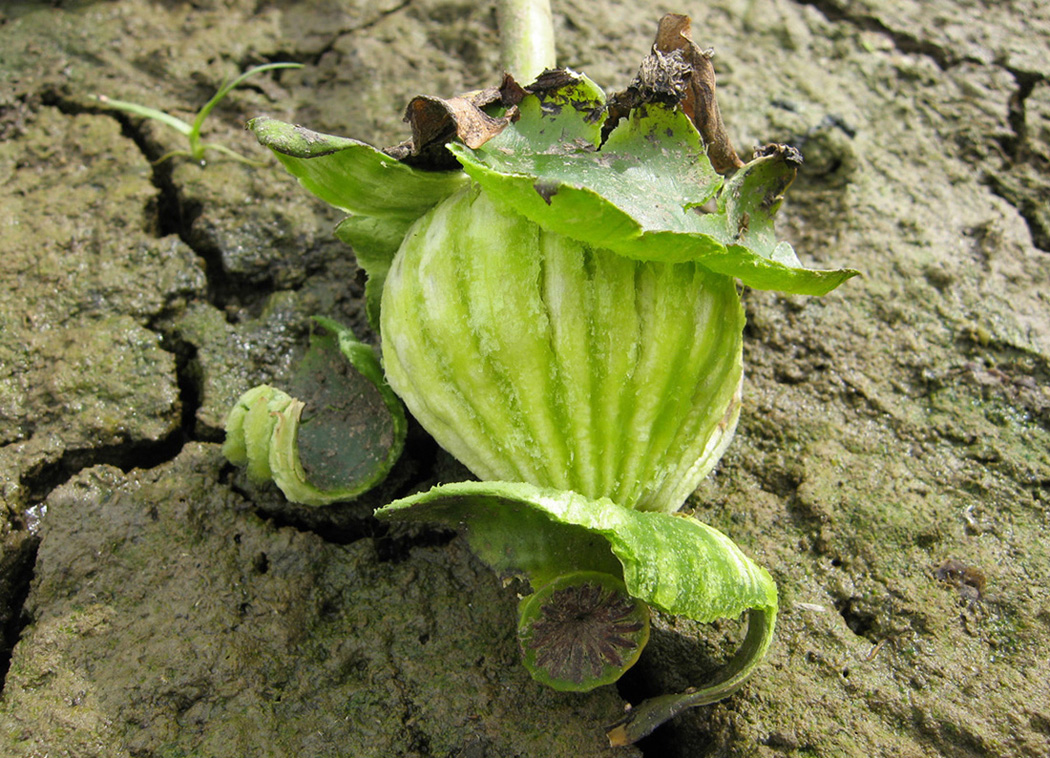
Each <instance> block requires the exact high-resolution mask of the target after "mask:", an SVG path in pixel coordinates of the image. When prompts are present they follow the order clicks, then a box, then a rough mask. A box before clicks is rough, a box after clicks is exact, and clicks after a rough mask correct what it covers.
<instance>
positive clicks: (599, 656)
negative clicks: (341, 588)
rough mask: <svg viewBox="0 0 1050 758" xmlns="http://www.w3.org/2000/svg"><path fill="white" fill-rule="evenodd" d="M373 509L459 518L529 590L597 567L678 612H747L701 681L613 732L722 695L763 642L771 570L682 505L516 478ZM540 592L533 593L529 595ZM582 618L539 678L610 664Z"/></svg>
mask: <svg viewBox="0 0 1050 758" xmlns="http://www.w3.org/2000/svg"><path fill="white" fill-rule="evenodd" d="M376 516H377V517H378V518H380V519H382V520H398V521H415V522H423V523H432V524H434V523H437V524H445V525H449V526H453V527H456V528H459V529H461V530H462V531H463V532H464V534H465V535H466V538H467V541H468V543H469V545H470V547H471V549H472V551H473V552H474V553H475V554H476V555H477V556H478V557H479V558H480V559H481V560H483V561H484V562H486V563H487V564H489V565H490V566H491V567H492V568H493V569H495V570H496V571H497V572H499V573H500V574H503V575H505V576H507V575H524V576H525V577H527V578H528V579H529V581H530V583H531V584H532V586H533V587H534V588H536V589H537V591H538V592H537V594H541V593H544V592H545V591H546V590H545V589H544V588H551V587H554V588H558V587H559V586H560V585H559V582H565V583H567V584H569V585H570V586H571V585H572V584H573V583H574V580H567V579H565V578H564V577H566V576H571V575H573V574H576V573H577V572H596V573H598V574H600V575H604V576H610V577H613V579H614V581H616V582H619V581H620V580H622V582H623V585H624V587H625V589H626V592H627V594H628V595H629V596H630V597H632V598H635V599H637V600H640V601H642V602H644V603H645V604H647V605H649V606H653V607H656V608H659V609H661V610H663V611H666V612H668V613H671V614H674V615H677V616H686V617H688V618H691V619H695V620H697V621H701V622H710V621H714V620H715V619H719V618H735V617H737V616H739V615H740V614H742V613H746V614H747V616H748V633H747V636H746V638H745V640H744V643H743V644H742V645H741V647H740V649H739V650H738V651H737V653H736V654H735V655H734V656H733V658H732V659H731V660H730V661H729V662H727V663H726V665H725V666H724V667H723V668H722V669H721V670H720V671H718V672H716V673H715V675H714V677H713V678H712V680H711V681H710V682H709V683H705V684H704V685H703V686H702V687H699V688H696V689H695V690H690V691H689V692H685V693H681V694H678V695H665V696H661V697H658V698H653V699H652V700H649V701H646V702H644V703H642V704H640V705H638V706H637V707H636V708H634V709H632V711H631V712H630V713H629V714H628V716H627V717H626V719H625V721H623V722H621V723H620V724H617V725H616V726H615V727H614V728H613V729H612V731H611V732H610V735H609V737H610V741H612V742H613V744H629V743H631V742H634V741H637V740H638V739H641V738H642V737H644V736H645V735H646V734H648V733H649V732H651V731H652V730H653V729H655V728H656V727H657V726H659V724H661V723H663V722H664V721H666V720H668V719H670V718H673V717H674V716H675V715H676V714H677V713H679V712H681V710H683V709H685V708H689V707H694V706H697V705H703V704H706V703H712V702H716V701H717V700H721V699H722V698H725V697H728V696H729V695H730V694H732V693H733V692H735V691H736V690H737V689H738V688H739V687H740V686H741V685H743V683H744V682H745V681H747V679H748V678H749V677H750V676H751V674H752V673H753V672H754V670H755V668H756V666H757V665H758V663H759V662H760V661H761V660H762V658H763V657H764V656H765V653H766V651H767V650H768V648H769V645H770V643H771V642H772V638H773V628H774V625H775V621H776V613H777V592H776V585H775V584H774V582H773V580H772V578H771V577H770V576H769V574H768V573H767V572H766V571H765V570H764V569H763V568H761V567H760V566H758V565H757V564H755V563H754V562H753V561H751V559H749V558H748V557H747V556H746V555H744V554H743V552H741V550H740V548H738V547H737V546H736V545H735V544H734V543H733V542H732V540H730V539H729V538H728V537H726V536H725V535H724V534H722V533H721V532H719V531H718V530H716V529H714V528H712V527H710V526H708V525H706V524H704V523H702V522H700V521H697V520H696V519H694V518H691V517H682V516H671V515H668V514H664V513H646V512H643V511H636V510H631V509H628V508H623V507H622V506H619V505H616V504H615V503H613V502H612V501H610V500H606V499H602V500H591V499H588V498H585V497H582V496H581V495H578V494H576V493H574V492H567V491H561V490H550V489H543V488H538V487H533V486H531V485H526V484H521V483H516V482H514V483H512V482H459V483H456V484H447V485H443V486H441V487H435V488H434V489H431V490H429V491H428V492H424V493H421V494H418V495H414V496H412V497H408V498H404V499H401V500H397V501H395V502H393V503H391V504H390V505H387V506H385V507H383V508H380V509H379V510H378V511H376ZM575 583H579V582H578V581H577V582H575ZM601 586H603V587H607V586H609V584H608V583H606V584H602V585H601ZM606 597H607V596H605V595H604V593H603V592H602V591H599V592H598V593H597V594H596V595H593V596H592V598H591V599H592V600H594V601H596V602H592V603H591V606H592V607H594V606H595V605H597V606H601V605H602V603H601V600H602V598H606ZM526 600H527V599H526ZM544 600H545V599H544V598H543V597H542V594H541V598H540V600H539V601H537V602H538V603H539V604H542V602H543V601H544ZM625 608H626V606H623V607H620V606H619V605H618V603H617V602H616V601H615V600H614V601H612V603H611V605H609V606H608V608H607V609H605V612H604V616H605V622H604V623H601V622H599V628H601V629H604V630H605V633H606V634H608V633H609V630H610V628H611V629H613V634H615V630H616V622H615V619H616V618H620V619H621V620H623V619H627V618H628V616H629V615H630V614H627V615H624V616H618V615H617V614H619V610H623V609H625ZM617 609H619V610H617ZM536 615H538V612H537V613H536V614H534V617H535V616H536ZM599 615H603V614H599ZM610 621H612V623H611V624H610ZM624 623H625V624H627V625H628V626H630V625H631V624H632V622H630V621H624ZM588 629H589V630H592V631H589V632H588V634H589V635H590V637H589V639H590V640H591V642H590V644H589V645H584V646H582V647H578V648H572V647H571V646H569V647H568V650H569V651H572V650H575V651H576V654H577V655H578V656H580V657H579V658H578V660H577V661H576V662H575V663H573V662H571V661H568V662H562V663H560V664H556V665H555V670H556V671H557V672H560V673H561V674H563V675H564V676H565V677H566V678H564V679H560V678H559V677H557V676H553V677H552V674H551V673H550V670H549V668H550V667H548V671H547V672H546V673H544V674H542V675H541V676H540V677H539V678H540V680H541V681H544V680H545V679H548V678H555V679H559V682H558V686H559V688H561V689H573V687H572V686H571V684H572V677H573V676H575V673H574V672H578V671H583V670H589V671H591V672H592V673H593V672H594V671H598V670H599V666H601V669H600V671H601V672H602V673H601V674H600V675H602V674H607V673H608V672H607V671H606V670H605V668H604V666H606V665H608V663H609V657H608V656H612V655H618V653H616V652H615V651H613V652H610V651H609V650H608V649H605V652H604V653H603V652H602V650H603V647H602V640H603V639H604V637H603V636H602V633H600V632H594V631H593V629H594V627H588ZM637 631H640V630H636V632H637ZM549 634H552V635H553V636H554V638H555V639H554V640H553V642H552V644H556V643H557V640H558V639H562V638H563V637H562V635H560V634H554V633H553V632H549ZM529 639H534V638H529ZM642 644H644V642H642ZM624 647H629V646H628V645H624ZM564 649H566V648H564V647H563V650H564ZM584 661H589V663H585V662H584ZM534 662H535V661H533V663H534ZM632 662H633V661H632ZM621 673H622V672H621ZM582 678H584V679H585V680H586V681H588V682H589V681H590V680H589V679H586V677H582ZM581 688H589V687H581Z"/></svg>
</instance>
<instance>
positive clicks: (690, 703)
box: [606, 609, 776, 747]
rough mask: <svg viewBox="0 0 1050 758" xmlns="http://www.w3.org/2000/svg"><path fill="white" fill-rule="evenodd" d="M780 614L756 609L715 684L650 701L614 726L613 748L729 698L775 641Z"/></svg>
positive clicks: (751, 612) (750, 612)
mask: <svg viewBox="0 0 1050 758" xmlns="http://www.w3.org/2000/svg"><path fill="white" fill-rule="evenodd" d="M775 623H776V611H775V610H772V609H752V610H750V611H748V614H747V636H746V637H745V638H744V642H743V643H742V644H741V645H740V649H739V650H737V651H736V654H735V655H734V656H733V657H732V659H730V661H729V662H728V663H727V664H726V665H725V666H724V667H723V668H722V670H721V671H720V672H719V676H718V677H717V678H716V680H715V683H714V684H710V685H708V686H707V687H704V688H703V689H701V690H697V689H693V688H690V689H688V690H686V691H685V692H682V693H680V694H677V695H660V696H658V697H654V698H650V699H649V700H646V701H645V702H644V703H642V704H641V705H639V706H637V707H636V708H632V709H631V711H630V712H629V713H628V714H627V716H625V717H624V718H623V719H622V720H621V721H620V722H619V723H618V724H616V725H614V726H613V727H612V728H611V729H609V732H608V733H607V735H606V736H607V737H608V738H609V745H610V746H611V747H623V746H624V745H632V744H634V743H635V742H637V741H638V740H640V739H642V737H645V736H646V735H648V734H650V733H651V732H652V731H653V730H654V729H656V727H658V726H660V724H662V723H664V722H665V721H669V720H670V719H673V718H674V717H675V716H677V715H678V714H679V713H681V712H682V711H684V710H686V709H688V708H696V707H697V706H700V705H710V704H711V703H717V702H718V701H719V700H723V699H724V698H727V697H729V696H730V695H732V694H733V693H734V692H736V691H737V690H738V689H740V687H741V686H743V684H744V682H746V681H747V680H748V678H749V677H750V676H751V674H752V673H753V672H754V670H755V667H756V666H757V665H758V663H759V661H761V660H762V658H763V657H764V656H765V654H766V650H768V649H769V644H770V643H771V642H772V641H773V627H774V625H775Z"/></svg>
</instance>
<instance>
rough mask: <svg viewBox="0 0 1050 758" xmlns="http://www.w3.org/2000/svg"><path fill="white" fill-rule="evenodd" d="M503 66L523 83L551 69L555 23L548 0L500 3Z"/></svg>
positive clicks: (504, 1) (502, 1) (506, 0)
mask: <svg viewBox="0 0 1050 758" xmlns="http://www.w3.org/2000/svg"><path fill="white" fill-rule="evenodd" d="M498 7H499V11H498V13H499V33H500V54H501V56H502V58H503V67H504V68H505V69H506V70H507V71H508V73H510V74H512V75H513V76H514V78H515V79H517V80H518V81H519V82H521V83H522V84H526V83H528V84H531V83H532V82H533V81H535V80H536V77H538V76H539V75H540V74H542V73H543V72H544V70H545V69H548V68H554V66H555V54H554V21H553V20H552V18H551V4H550V0H500V2H499V6H498Z"/></svg>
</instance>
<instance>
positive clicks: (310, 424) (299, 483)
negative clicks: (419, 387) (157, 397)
mask: <svg viewBox="0 0 1050 758" xmlns="http://www.w3.org/2000/svg"><path fill="white" fill-rule="evenodd" d="M317 321H318V323H319V324H320V325H321V326H322V327H324V329H325V330H326V333H325V334H316V335H314V337H313V339H312V344H311V347H310V350H308V351H307V354H306V356H305V357H304V358H303V360H302V361H301V363H300V364H299V367H298V369H297V372H296V376H295V377H294V378H293V380H292V383H291V387H290V390H291V393H292V394H290V393H288V392H285V391H283V390H280V389H277V388H274V387H271V386H269V385H261V386H259V387H255V388H253V389H251V390H249V391H248V392H246V393H245V394H244V395H242V396H241V398H240V400H238V401H237V403H236V404H235V405H234V407H233V410H231V411H230V415H229V417H228V418H227V421H226V441H225V443H224V444H223V453H224V454H225V455H226V457H227V459H229V460H230V462H231V463H234V464H237V465H246V466H247V471H248V476H249V478H251V479H252V481H254V482H256V483H260V484H262V483H265V482H268V481H271V480H272V481H273V482H274V483H275V484H276V485H277V486H278V487H279V488H280V489H281V491H282V492H283V493H284V494H285V496H286V497H287V498H288V499H289V500H290V501H292V502H295V503H302V504H304V505H329V504H331V503H334V502H339V501H343V500H352V499H353V498H355V497H357V496H358V495H360V494H361V493H363V492H366V491H368V490H369V489H371V488H372V487H374V486H375V485H376V484H378V483H379V482H380V481H382V479H383V478H385V477H386V475H387V473H388V472H389V471H390V469H391V468H392V467H393V465H394V463H395V462H396V461H397V459H398V458H399V457H400V455H401V450H402V448H403V446H404V439H405V433H406V429H407V421H406V419H405V413H404V409H403V408H402V406H401V402H400V400H398V398H397V397H396V396H395V395H394V394H393V392H392V391H391V390H390V388H389V387H387V386H386V380H385V379H384V377H383V374H382V369H381V368H380V366H379V361H378V360H377V358H376V356H375V354H374V352H373V351H372V348H371V347H369V346H368V345H364V344H362V343H360V342H358V341H357V340H356V339H355V338H354V337H353V335H352V334H351V333H350V331H349V330H348V329H346V328H344V327H342V326H340V325H339V324H337V323H336V322H334V321H331V320H330V319H320V318H319V319H317Z"/></svg>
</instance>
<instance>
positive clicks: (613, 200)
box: [449, 77, 856, 295]
mask: <svg viewBox="0 0 1050 758" xmlns="http://www.w3.org/2000/svg"><path fill="white" fill-rule="evenodd" d="M594 89H596V88H595V87H594V85H593V84H592V83H591V82H590V81H589V80H587V79H586V78H583V77H581V78H580V79H578V80H577V81H576V82H575V83H572V84H570V85H567V86H566V87H564V88H562V89H561V90H557V91H555V92H554V93H545V94H542V95H529V96H528V97H526V98H525V99H524V100H523V101H522V103H521V105H520V110H521V117H520V118H519V120H518V121H517V122H515V123H513V124H511V125H510V126H508V127H507V128H506V129H504V131H503V132H502V133H501V134H500V135H498V136H497V137H495V138H493V139H492V140H489V141H488V142H486V143H485V144H484V145H482V146H481V147H479V148H477V149H473V150H472V149H471V148H468V147H466V146H465V145H461V144H450V145H449V150H451V151H452V153H453V154H454V155H455V156H456V158H457V159H458V160H459V161H460V163H461V164H462V165H463V168H464V170H465V171H466V172H467V174H469V175H470V177H471V178H472V179H474V180H475V181H477V182H478V183H479V184H480V185H481V186H482V187H483V188H484V189H485V190H486V191H487V192H489V193H490V194H491V195H492V197H493V199H494V201H495V202H497V203H499V204H501V205H503V206H504V207H507V208H510V209H511V210H513V211H516V212H517V213H521V214H522V215H524V216H525V217H526V218H528V219H530V220H531V221H533V222H535V223H537V224H539V225H540V226H541V227H543V228H544V229H546V230H548V231H553V232H557V233H559V234H564V235H566V236H569V237H571V238H573V239H576V240H579V241H580V242H584V243H586V244H589V245H593V246H595V247H604V248H609V249H611V250H613V251H615V252H617V253H619V254H621V255H623V256H626V257H629V258H634V259H638V260H652V261H664V262H670V263H679V262H685V261H695V262H697V263H700V264H701V265H703V266H705V267H707V268H709V269H711V270H712V271H715V272H717V273H723V274H727V275H729V276H734V277H738V278H739V279H740V280H741V281H743V282H744V284H747V285H749V286H752V287H755V288H759V289H779V290H783V291H786V292H792V293H798V294H811V295H820V294H824V293H826V292H828V291H829V290H831V289H834V288H835V287H836V286H838V285H839V284H841V283H842V282H843V281H845V280H846V279H848V278H849V277H851V276H854V275H855V274H856V272H854V271H850V270H839V271H830V272H824V271H811V270H809V269H806V268H804V267H802V265H801V264H800V263H799V261H798V259H797V257H796V256H795V255H794V252H793V251H792V250H791V248H790V246H788V245H777V244H776V242H775V239H772V237H771V235H772V216H773V214H774V213H775V212H776V210H777V209H778V208H779V206H780V194H781V193H782V191H783V189H784V188H785V187H786V184H787V183H790V180H788V181H787V182H786V183H785V182H784V181H783V178H784V176H783V174H784V172H785V170H787V169H789V170H790V174H791V177H793V176H794V167H793V166H790V165H788V163H786V162H785V161H783V160H782V159H780V158H777V157H774V156H763V157H760V158H758V159H756V161H753V162H752V163H751V164H747V165H746V166H745V167H744V168H743V169H741V170H740V172H738V174H737V176H735V177H734V178H733V179H732V180H730V182H728V183H727V184H726V186H725V187H723V186H722V177H720V176H719V175H718V174H717V173H716V172H715V171H714V169H713V168H712V166H711V163H710V161H709V160H708V158H707V154H706V152H705V147H704V144H703V140H702V139H701V137H700V135H699V133H698V132H697V131H696V128H695V127H694V126H693V124H692V122H691V121H690V120H689V119H688V118H687V117H686V116H685V114H684V113H682V111H681V110H680V109H679V108H678V107H671V106H666V105H661V104H657V103H653V104H648V105H645V106H642V107H639V108H636V109H635V110H634V111H632V112H631V114H630V115H629V116H628V117H627V118H625V119H622V120H621V121H620V123H619V124H617V126H616V127H615V128H614V129H613V130H612V132H611V133H610V134H609V136H608V138H607V140H606V142H605V144H604V145H600V125H601V122H602V118H603V117H602V116H600V115H596V113H597V111H596V103H598V102H599V98H598V97H597V96H596V95H595V93H594V91H593V90H594ZM599 145H600V146H599ZM720 189H721V190H722V192H721V194H718V193H719V190H720ZM716 195H717V196H718V198H719V199H718V208H717V210H716V211H715V212H710V213H705V212H702V211H701V206H703V205H704V204H705V203H707V202H708V201H709V200H711V199H712V198H714V197H715V196H716ZM745 214H749V215H748V220H749V222H750V223H751V224H753V227H750V228H749V229H745V230H744V231H745V232H747V233H741V226H740V225H741V223H742V222H743V219H744V216H745ZM744 226H745V227H746V226H747V225H746V224H744Z"/></svg>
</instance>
